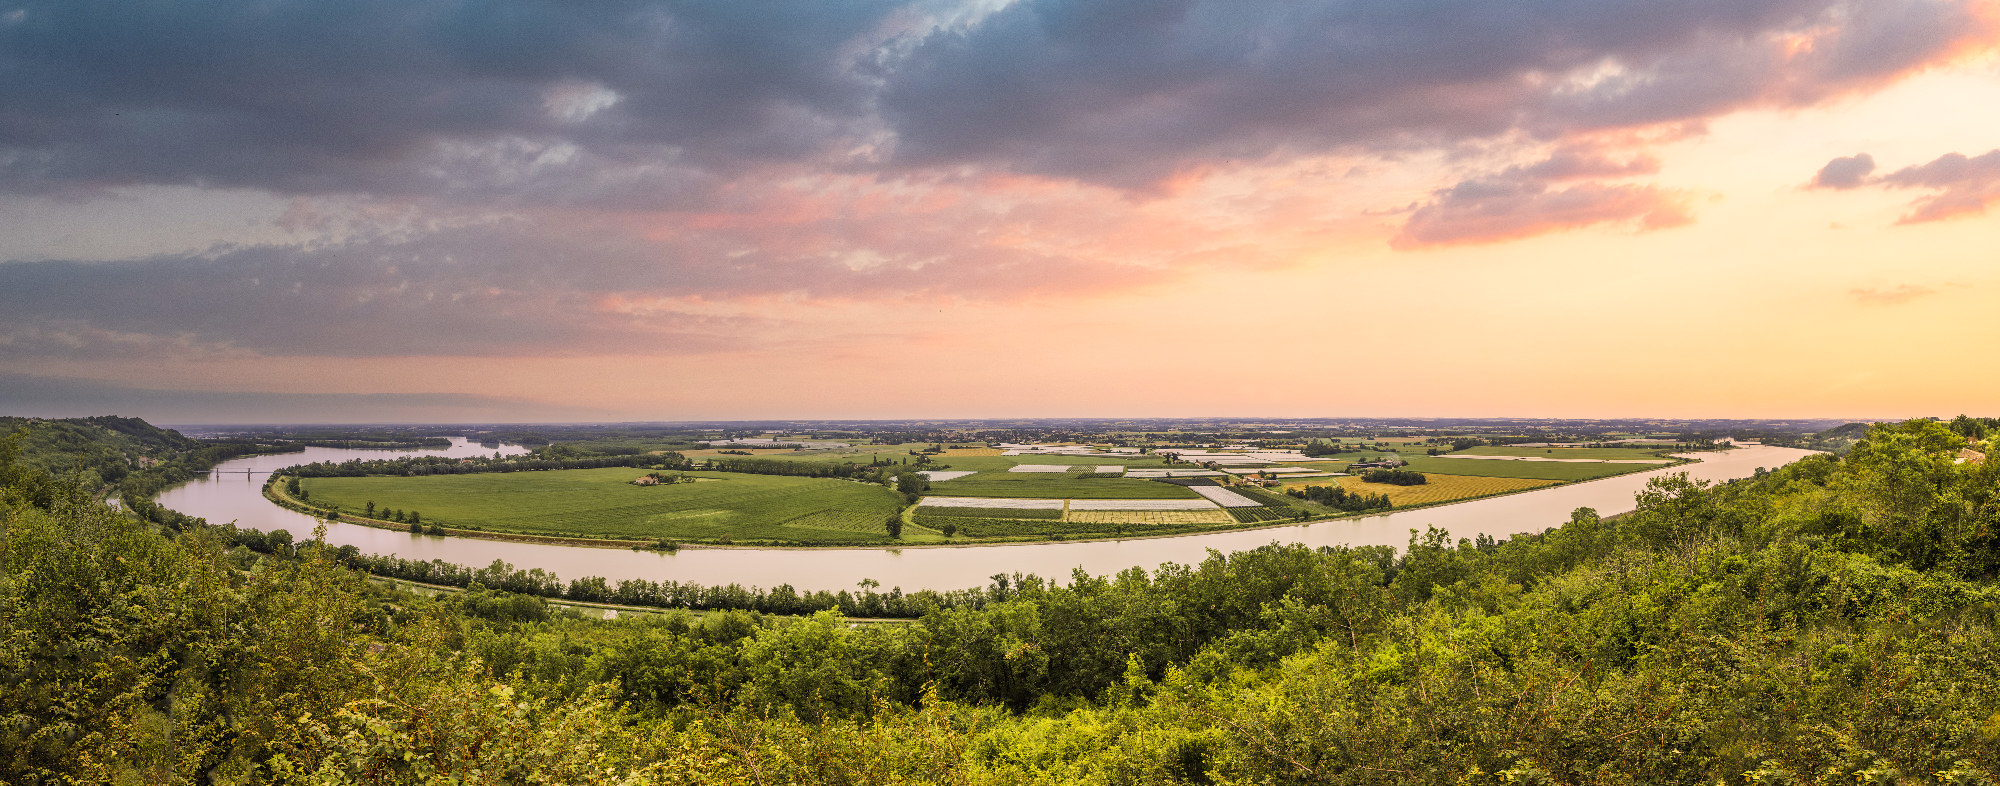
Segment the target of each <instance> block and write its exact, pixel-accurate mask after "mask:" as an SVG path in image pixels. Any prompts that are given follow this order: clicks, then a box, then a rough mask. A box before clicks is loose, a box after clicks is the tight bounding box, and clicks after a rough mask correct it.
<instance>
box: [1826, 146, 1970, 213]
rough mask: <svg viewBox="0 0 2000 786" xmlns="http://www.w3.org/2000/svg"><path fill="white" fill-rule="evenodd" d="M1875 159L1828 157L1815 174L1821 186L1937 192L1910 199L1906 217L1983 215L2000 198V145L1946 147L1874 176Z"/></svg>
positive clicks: (1862, 156)
mask: <svg viewBox="0 0 2000 786" xmlns="http://www.w3.org/2000/svg"><path fill="white" fill-rule="evenodd" d="M1874 171H1875V159H1874V158H1873V157H1871V156H1869V155H1868V154H1866V153H1862V154H1860V155H1856V156H1849V157H1847V158H1836V159H1834V160H1832V161H1829V162H1827V164H1826V166H1825V167H1822V168H1821V169H1820V171H1819V174H1818V175H1817V176H1815V177H1814V178H1813V183H1812V184H1813V185H1814V186H1817V187H1821V188H1836V189H1850V188H1860V187H1863V186H1875V187H1880V188H1908V189H1918V190H1923V191H1930V192H1933V193H1931V194H1930V195H1928V196H1925V197H1922V198H1919V199H1918V200H1917V201H1915V202H1914V203H1912V204H1911V208H1912V209H1911V211H1910V213H1909V215H1906V216H1904V217H1903V220H1902V223H1905V224H1920V223H1924V222H1927V221H1940V220H1943V219H1947V218H1955V217H1958V216H1976V215H1983V214H1985V212H1986V209H1987V208H1988V207H1991V206H1992V205H1993V203H1995V202H2000V150H1993V151H1989V152H1987V153H1984V154H1982V155H1978V156H1966V155H1965V154H1963V153H1946V154H1944V155H1941V156H1938V157H1937V158H1936V159H1935V160H1933V161H1931V162H1929V163H1925V164H1919V165H1916V166H1910V167H1904V168H1902V169H1899V170H1896V171H1894V172H1890V173H1888V174H1886V175H1879V176H1874V177H1870V174H1871V173H1872V172H1874Z"/></svg>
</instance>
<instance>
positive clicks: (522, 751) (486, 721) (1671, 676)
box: [0, 421, 2000, 784]
mask: <svg viewBox="0 0 2000 786" xmlns="http://www.w3.org/2000/svg"><path fill="white" fill-rule="evenodd" d="M1967 446H1968V443H1967V440H1966V439H1965V438H1964V437H1963V436H1961V435H1959V434H1957V433H1955V432H1953V431H1951V430H1950V429H1949V428H1946V427H1945V426H1944V425H1942V424H1938V423H1933V422H1929V421H1913V422H1910V423H1905V424H1900V425H1891V426H1877V427H1874V428H1873V429H1871V430H1870V431H1869V432H1868V434H1867V437H1866V438H1865V439H1864V440H1862V441H1861V442H1860V443H1859V444H1858V445H1857V446H1856V447H1855V449H1854V450H1853V451H1852V452H1851V453H1850V454H1849V455H1848V456H1846V457H1844V458H1836V457H1832V456H1821V457H1815V458H1811V459H1807V460H1804V461H1801V462H1798V463H1796V464H1794V465H1791V466H1788V467H1784V468H1781V469H1778V470H1775V471H1772V472H1767V473H1764V474H1763V475H1761V476H1760V477H1758V478H1756V479H1754V480H1749V481H1743V482H1738V483H1732V484H1726V485H1723V486H1719V487H1712V488H1705V487H1703V486H1702V485H1701V484H1697V483H1693V482H1689V481H1687V480H1686V479H1685V478H1682V477H1679V476H1670V477H1669V479H1667V480H1663V481H1659V482H1656V483H1654V484H1653V485H1652V486H1651V487H1649V488H1648V490H1647V491H1646V492H1645V493H1644V494H1642V495H1641V496H1640V498H1639V500H1638V503H1639V510H1637V511H1636V512H1634V513H1632V514H1630V515H1627V516H1621V517H1617V518H1615V519H1609V520H1603V519H1600V518H1599V517H1598V516H1597V515H1596V514H1595V513H1593V512H1591V511H1589V510H1587V509H1584V510H1579V511H1577V512H1576V514H1575V515H1574V516H1573V517H1572V519H1571V520H1570V521H1569V522H1568V523H1567V524H1565V525H1563V526H1562V527H1560V528H1557V529H1554V530H1551V531H1549V532H1546V533H1541V534H1534V535H1525V536H1518V537H1515V538H1513V539H1510V540H1508V541H1504V542H1499V543H1495V542H1493V541H1491V540H1488V539H1481V540H1479V541H1477V542H1468V541H1463V540H1460V541H1457V542H1453V541H1451V540H1450V539H1449V537H1448V536H1447V535H1445V534H1444V533H1441V532H1436V531H1432V532H1428V533H1423V534H1421V535H1413V537H1412V540H1411V543H1410V544H1409V546H1408V548H1407V549H1406V550H1404V551H1403V552H1402V553H1401V554H1397V553H1395V552H1394V551H1393V550H1391V549H1386V548H1371V549H1317V550H1315V549H1307V548H1302V547H1285V546H1277V545H1273V546H1271V547H1267V548H1264V549H1258V550H1254V551H1249V552H1243V553H1238V554H1230V555H1221V554H1215V555H1211V557H1210V558H1209V559H1207V560H1205V561H1203V562H1202V563H1201V564H1199V565H1193V566H1180V565H1166V566H1162V567H1161V568H1159V569H1158V570H1156V571H1151V572H1148V571H1142V570H1137V569H1134V570H1130V571H1126V572H1124V573H1120V574H1118V575H1116V576H1108V577H1105V576H1089V575H1082V574H1078V575H1074V576H1071V577H1069V580H1068V581H1067V583H1061V584H1058V583H1054V582H1048V581H1043V580H1040V579H1035V578H1032V577H1021V578H1017V577H1011V576H1000V577H995V578H994V580H993V582H992V583H991V584H990V585H989V586H987V587H985V588H983V589H982V590H980V591H978V593H977V595H978V599H977V601H976V602H974V601H973V600H971V597H972V596H971V595H970V594H968V595H967V600H966V602H960V603H955V604H940V605H938V606H936V607H933V608H931V609H930V610H928V611H927V612H926V613H925V614H924V615H923V616H922V617H921V618H920V619H918V620H916V621H914V622H911V623H908V624H884V625H866V626H861V627H852V626H849V625H847V624H844V623H843V622H842V620H840V619H839V618H838V617H837V616H835V615H833V614H830V613H825V614H820V615H816V616H811V617H805V618H782V617H773V616H767V615H760V614H754V613H746V612H736V611H728V612H714V613H709V614H706V615H701V616H696V615H693V614H689V613H682V612H677V613H669V614H658V615H656V614H641V615H635V616H633V617H631V618H625V619H619V620H609V621H607V620H596V619H586V618H584V617H581V616H578V615H574V614H568V613H564V612H561V611H559V610H553V609H551V608H550V607H549V606H548V605H547V604H546V603H545V602H544V601H542V600H540V599H538V598H534V597H529V596H524V595H516V594H508V593H505V592H501V591H498V590H496V589H494V588H491V587H484V586H482V587H479V588H476V589H475V590H474V591H471V592H465V593H458V594H453V595H445V596H440V597H438V598H435V599H430V598H424V597H421V596H417V595H412V594H409V593H407V592H402V591H398V590H391V589H385V588H382V587H380V586H379V585H375V584H371V583H369V582H366V581H364V580H363V579H362V578H361V574H360V573H358V572H355V571H353V570H350V569H348V568H345V567H342V566H341V564H340V560H339V557H341V556H342V555H340V554H336V553H334V552H332V551H330V550H328V549H325V548H322V547H320V546H318V545H316V544H315V543H310V542H308V543H305V544H301V545H299V546H298V547H296V548H294V547H292V545H291V544H284V546H283V547H281V548H273V549H272V553H271V554H269V555H266V556H261V557H260V556H257V555H254V554H252V553H250V552H249V551H247V550H242V549H232V548H230V547H229V546H228V544H227V542H226V541H225V539H224V538H223V537H222V533H221V532H219V531H218V530H216V529H215V528H210V527H194V528H191V529H190V530H189V531H188V532H186V533H183V534H179V535H178V536H172V533H171V532H170V531H155V530H152V529H149V528H147V527H145V526H143V525H141V524H139V523H137V522H135V521H133V520H131V519H130V518H128V517H127V516H125V515H123V514H120V513H118V512H117V511H115V510H113V509H110V508H107V507H105V506H103V505H101V504H98V503H96V502H94V501H92V500H91V499H90V498H89V496H88V495H87V494H86V493H84V490H83V489H81V488H80V487H78V486H77V485H76V484H74V483H73V482H69V481H68V480H66V479H64V478H61V477H57V476H54V475H52V474H51V473H49V472H48V471H46V470H43V469H41V468H38V467H30V466H26V465H22V464H20V463H18V462H16V461H14V460H13V458H12V455H11V453H10V452H8V451H7V450H5V449H0V484H4V485H0V781H5V782H8V783H18V784H29V783H58V782H74V783H119V782H129V783H195V782H215V783H236V782H267V781H276V782H284V783H314V784H358V783H405V782H409V783H416V782H457V783H565V784H567V783H626V784H654V783H658V784H682V783H826V784H832V783H840V784H863V783H868V784H874V783H1022V782H1053V783H1067V782H1074V783H1133V784H1137V783H1223V782H1230V783H1270V784H1291V783H1382V782H1396V783H1424V784H1459V783H1471V784H1498V783H1703V784H1707V783H1718V782H1722V783H1889V782H1944V783H1991V782H1993V775H1994V773H1997V772H2000V691H1995V690H1994V689H1993V686H1994V685H1996V684H2000V640H1996V632H2000V588H1996V585H1995V583H1994V582H1995V578H1996V572H2000V526H1996V525H2000V473H1996V468H1995V465H1994V464H1993V463H1992V462H1985V461H1961V460H1960V459H1959V451H1961V450H1963V449H1965V448H1966V447H1967ZM1978 447H1979V449H1982V450H1983V449H1984V448H1985V445H1980V446H1978ZM510 572H511V571H510ZM492 580H494V581H496V582H503V583H504V581H505V579H504V578H500V577H498V576H497V575H495V576H494V577H493V579H492ZM548 580H550V581H553V580H554V578H553V577H549V578H548ZM865 589H871V590H872V588H865ZM606 590H607V591H612V588H606ZM585 591H586V592H588V591H592V590H590V589H588V588H586V589H585ZM607 597H609V596H607Z"/></svg>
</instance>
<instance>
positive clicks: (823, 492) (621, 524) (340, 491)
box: [302, 467, 913, 543]
mask: <svg viewBox="0 0 2000 786" xmlns="http://www.w3.org/2000/svg"><path fill="white" fill-rule="evenodd" d="M644 474H646V473H645V472H644V471H643V470H636V469H630V468H624V467H618V468H610V469H570V470H556V471H549V472H504V473H487V474H474V475H432V476H427V477H407V478H406V477H363V478H308V479H306V480H304V481H302V485H303V486H304V488H305V489H306V490H307V491H310V492H311V493H312V499H313V500H314V501H316V502H333V503H338V504H339V505H340V506H341V508H342V509H343V510H346V511H348V512H359V511H362V510H363V509H364V508H365V506H366V505H367V503H368V502H370V501H373V502H375V503H376V505H377V506H378V507H394V508H396V509H398V510H415V511H417V512H418V513H420V514H422V516H423V520H424V522H425V523H427V524H438V525H441V526H445V527H474V528H479V529H485V530H489V531H494V532H510V533H519V534H526V535H550V536H569V537H595V538H622V539H634V540H653V539H665V540H682V539H686V540H705V541H714V540H718V539H721V538H728V539H729V540H731V541H733V542H739V543H740V542H758V541H815V542H820V541H824V542H851V543H878V542H890V538H889V536H888V532H887V531H886V529H885V527H884V526H883V522H884V521H885V520H886V519H887V518H888V517H890V516H895V515H897V513H898V512H899V511H900V510H901V509H902V498H901V497H900V496H898V495H897V494H896V493H895V492H893V491H890V490H889V489H886V488H883V487H882V486H877V485H870V484H865V483H855V482H852V481H846V480H832V479H826V478H795V477H783V476H775V475H743V474H736V473H725V472H690V473H687V474H689V475H691V476H694V477H697V478H702V479H703V480H701V481H699V482H695V483H676V484H670V485H664V486H634V485H632V484H631V482H630V481H632V480H633V479H634V478H637V477H639V476H641V475H644ZM906 534H913V533H906Z"/></svg>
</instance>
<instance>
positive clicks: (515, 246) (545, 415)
mask: <svg viewBox="0 0 2000 786" xmlns="http://www.w3.org/2000/svg"><path fill="white" fill-rule="evenodd" d="M1997 148H2000V4H1996V3H1995V2H1991V1H1990V0H1848V1H1844V2H1834V1H1832V0H1730V1H1729V2H1715V1H1714V0H1667V1H1664V2H1662V1H1660V0H1653V1H1650V2H1629V1H1625V0H1619V1H1617V2H1600V3H1588V4H1581V5H1578V4H1566V3H1498V2H1490V1H1489V2H1471V1H1469V0H1468V1H1464V2H1448V3H1435V2H1431V3H1414V2H1406V1H1403V0H1392V1H1391V2H1381V3H1359V4H1357V3H1347V2H1333V1H1332V0H1307V1H1306V2H1297V3H1286V4H1264V5H1259V4H1250V5H1246V4H1242V3H1232V2H1224V1H1223V0H1184V1H1182V2H1153V1H1151V0H1148V1H1147V2H1127V1H1126V0H1096V1H1094V2H1093V1H1088V0H1015V1H1014V2H1007V0H960V1H958V2H953V1H952V0H901V1H898V0H869V1H866V2H863V1H859V0H855V1H834V0H798V1H797V2H774V3H766V4H745V3H707V2H666V1H660V0H625V1H623V2H617V3H610V4H592V5H579V4H573V3H562V2H554V1H553V0H550V1H547V2H508V3H480V2H475V3H460V2H453V3H446V2H439V1H438V0H394V2H390V1H389V0H323V1H320V2H280V3H266V2H249V1H248V0H219V1H218V2H207V3H164V4H133V3H119V2H100V1H98V0H27V1H26V2H21V1H19V0H0V414H22V415H47V416H70V415H85V414H104V413H110V412H116V413H118V414H125V415H134V416H140V417H146V418H148V419H151V420H154V421H155V422H170V423H173V422H178V423H196V422H201V423H249V422H278V421H301V422H343V421H345V422H358V421H378V422H379V421H402V422H411V421H449V422H507V421H513V422H521V421H581V420H621V421H691V420H747V419H765V418H816V419H875V418H926V417H981V418H985V417H994V418H998V417H1083V416H1106V417H1147V416H1230V415H1246V416H1247V415H1266V416H1272V417H1307V416H1340V415H1373V416H1385V417H1393V416H1440V417H1457V416H1463V417H1475V416H1502V417H1504V416H1561V417H1704V418H1734V417H1799V418H1804V417H1836V418H1839V417H1882V418H1892V417H1906V416H1911V415H1943V416H1949V415H1952V414H1957V413H1959V412H1974V413H1975V414H1977V413H1978V412H1982V411H1983V412H1993V411H1996V410H2000V365H1996V364H1995V363H1993V362H1992V360H1991V359H1992V358H1993V357H1996V356H2000V331H1996V330H1994V329H1993V327H1992V323H1993V317H1992V316H1991V315H1992V314H1993V313H1994V311H1995V306H1996V304H1997V303H2000V265H1996V264H1995V263H1996V261H2000V260H1996V258H1995V252H1994V249H1996V248H2000V225H1996V222H1995V216H1994V215H1993V214H1992V213H1991V212H1990V210H1991V208H1993V207H1994V203H1995V202H1996V200H2000V149H1997Z"/></svg>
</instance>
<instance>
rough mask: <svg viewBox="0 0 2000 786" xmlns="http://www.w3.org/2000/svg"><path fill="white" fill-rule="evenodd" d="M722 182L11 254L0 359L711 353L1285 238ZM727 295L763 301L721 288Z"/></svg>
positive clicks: (1108, 205) (5, 271)
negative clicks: (653, 195)
mask: <svg viewBox="0 0 2000 786" xmlns="http://www.w3.org/2000/svg"><path fill="white" fill-rule="evenodd" d="M727 196H728V199H727V200H726V201H724V202H722V203H720V204H718V205H717V206H716V208H717V209H714V210H709V211H700V212H672V211H665V212H643V213H636V214H617V215H610V216H600V215H594V214H588V213H585V214H569V213H564V214H552V215H529V216H518V217H511V218H505V219H488V220H478V219H476V218H470V217H465V216H450V215H439V214H426V213H421V212H420V213H417V214H415V215H403V214H392V215H388V216H386V217H383V218H382V219H381V220H380V221H379V222H370V221H367V220H363V219H352V218H351V217H348V216H345V215H344V214H329V213H324V212H321V211H319V210H317V209H316V208H314V207H312V206H310V205H298V206H295V208H296V209H295V210H293V211H290V212H289V213H288V218H287V220H288V221H291V222H295V223H297V224H299V225H300V226H301V227H306V228H311V229H314V230H315V231H319V232H326V231H337V232H338V233H340V234H341V237H340V238H339V239H337V240H333V241H318V242H308V243H295V244H262V245H248V246H234V247H219V248H215V249H211V250H209V251H206V252H203V253H193V254H173V255H160V256H152V257H145V258H138V259H125V260H109V261H104V260H38V261H19V262H8V263H0V358H6V359H13V360H16V361H19V360H24V359H32V358H37V357H68V358H93V359H132V358H145V357H160V356H169V357H176V358H196V357H217V356H245V357H257V356H296V355H318V356H333V357H346V356H385V355H386V356H434V355H460V356H517V355H523V354H540V355H559V356H561V355H571V356H573V355H603V354H618V353H642V354H691V353H708V352H720V351H728V350H732V349H740V348H744V347H748V346H759V345H764V344H767V343H769V342H771V341H781V340H784V337H785V336H787V335H794V334H795V333H796V331H798V330H800V329H802V328H800V327H799V325H798V323H797V322H796V321H795V320H793V319H792V317H791V316H790V312H791V311H793V310H794V309H791V308H788V307H786V306H784V305H783V303H782V302H780V301H781V300H784V299H792V300H798V301H806V302H811V301H833V302H838V301H864V302H875V303H892V304H893V303H906V302H914V301H934V300H949V301H981V302H1022V301H1031V300H1040V299H1047V298H1052V297H1078V296H1087V295H1090V294H1094V293H1106V292H1130V291H1133V290H1135V289H1140V288H1144V287H1146V286H1149V285H1153V284H1158V283H1163V282H1166V281H1171V280H1175V279H1177V278H1179V277H1181V276H1183V275H1186V274H1189V273H1191V272H1194V271H1197V270H1201V269H1206V268H1208V267H1211V266H1217V265H1233V266H1247V267H1257V266H1260V265H1266V264H1269V260H1268V258H1267V257H1268V254H1269V253H1271V252H1270V251H1253V252H1244V253H1233V254H1218V253H1217V252H1218V250H1219V248H1228V247H1229V244H1244V245H1247V244H1248V242H1249V239H1250V238H1253V237H1256V236H1259V235H1261V234H1262V233H1261V232H1260V227H1258V226H1243V227H1230V226H1213V225H1210V224H1207V223H1203V220H1202V219H1201V218H1200V217H1199V216H1194V215H1182V214H1181V213H1182V212H1189V213H1192V212H1193V211H1181V210H1177V209H1176V208H1177V207H1178V206H1176V205H1167V206H1159V207H1153V206H1148V205H1141V204H1136V203H1132V202H1129V201H1126V200H1123V199H1121V198H1119V197H1118V196H1117V195H1116V194H1115V193H1112V192H1108V191H1104V190H1102V189H1091V188H1087V187H1079V186H1074V185H1068V184H1062V183H1055V182H1050V181H1042V180H1036V179H1030V178H999V179H997V180H996V179H985V178H982V179H974V180H957V179H938V180H934V181H931V182H928V183H913V182H911V181H908V180H902V181H896V182H893V183H881V182H876V181H874V180H872V179H869V178H853V177H847V178H826V179H819V180H811V181H806V180H798V179H795V180H792V181H787V182H786V183H782V184H764V185H761V186H757V187H750V186H747V185H746V186H738V187H733V188H732V189H731V191H730V193H729V194H728V195H727ZM725 208H726V209H725ZM1162 214H1166V216H1165V218H1161V216H1162ZM334 225H340V226H341V228H339V229H338V230H328V229H327V227H329V226H334ZM1218 244H1223V245H1218ZM1274 247H1276V246H1275V245H1274ZM730 302H743V303H747V304H751V305H748V306H745V307H742V308H716V307H714V306H715V305H716V304H726V303H730ZM697 303H698V304H702V305H701V306H700V307H693V306H688V307H682V306H683V305H685V304H697ZM635 304H639V305H635Z"/></svg>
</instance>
